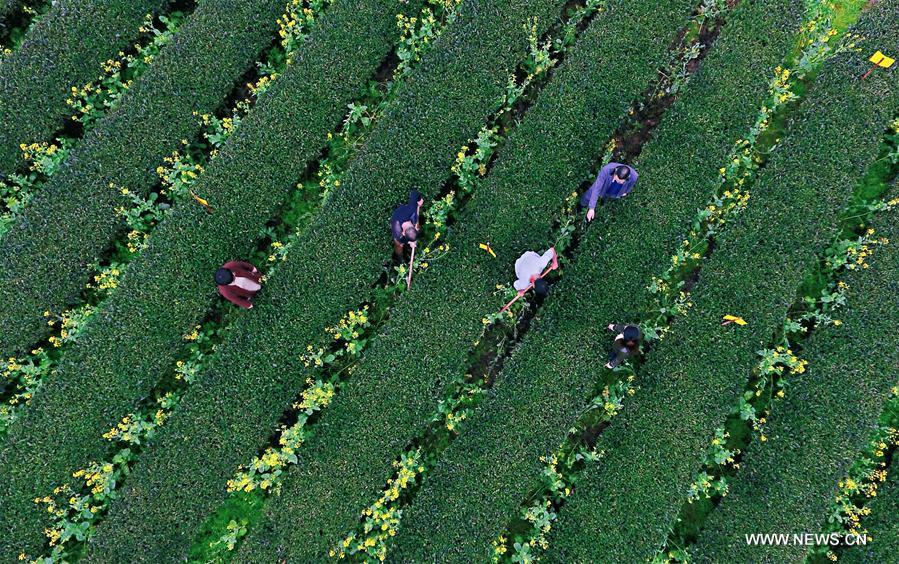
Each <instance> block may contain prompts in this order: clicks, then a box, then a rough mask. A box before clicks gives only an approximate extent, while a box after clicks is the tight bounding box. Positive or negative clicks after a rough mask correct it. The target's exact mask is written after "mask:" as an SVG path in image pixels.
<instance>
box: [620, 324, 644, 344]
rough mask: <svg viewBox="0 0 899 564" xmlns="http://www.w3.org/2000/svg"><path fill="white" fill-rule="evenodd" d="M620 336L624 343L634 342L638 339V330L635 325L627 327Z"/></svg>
mask: <svg viewBox="0 0 899 564" xmlns="http://www.w3.org/2000/svg"><path fill="white" fill-rule="evenodd" d="M621 334H622V335H623V336H624V339H625V340H626V341H636V340H638V339H639V338H640V328H639V327H637V326H636V325H628V326H627V327H625V328H624V331H622V333H621Z"/></svg>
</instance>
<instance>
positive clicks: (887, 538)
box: [839, 278, 899, 564]
mask: <svg viewBox="0 0 899 564" xmlns="http://www.w3.org/2000/svg"><path fill="white" fill-rule="evenodd" d="M895 281H896V279H895V278H893V280H891V282H893V283H894V284H895ZM893 296H895V294H893ZM890 299H893V298H892V297H891V298H890ZM875 307H876V306H875ZM896 465H897V461H896V459H895V458H894V459H893V464H892V465H891V466H890V467H889V478H887V481H886V483H885V484H884V485H883V486H881V487H880V489H879V490H878V491H879V492H880V493H879V495H878V496H877V499H875V500H874V501H872V502H871V514H870V517H868V518H867V519H866V520H865V521H866V525H865V526H866V527H867V529H868V533H869V535H868V544H867V545H866V546H856V547H854V548H847V549H846V550H845V551H842V552H841V554H840V558H839V561H840V562H846V563H847V564H862V563H865V562H893V561H895V559H896V554H897V553H899V521H897V520H896V515H899V468H896Z"/></svg>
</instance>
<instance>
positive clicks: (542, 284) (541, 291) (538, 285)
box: [534, 278, 549, 296]
mask: <svg viewBox="0 0 899 564" xmlns="http://www.w3.org/2000/svg"><path fill="white" fill-rule="evenodd" d="M534 292H536V293H537V295H538V296H545V295H546V294H548V293H549V284H547V283H546V280H544V279H543V278H538V279H536V280H534Z"/></svg>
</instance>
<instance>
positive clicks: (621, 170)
mask: <svg viewBox="0 0 899 564" xmlns="http://www.w3.org/2000/svg"><path fill="white" fill-rule="evenodd" d="M615 176H617V177H618V178H620V179H621V180H627V179H628V178H630V177H631V167H629V166H627V165H620V166H617V167H615Z"/></svg>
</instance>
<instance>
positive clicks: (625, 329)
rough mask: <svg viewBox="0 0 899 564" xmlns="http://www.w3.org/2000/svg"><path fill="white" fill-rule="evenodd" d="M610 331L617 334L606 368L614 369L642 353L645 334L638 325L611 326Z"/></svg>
mask: <svg viewBox="0 0 899 564" xmlns="http://www.w3.org/2000/svg"><path fill="white" fill-rule="evenodd" d="M609 331H614V332H617V333H618V335H616V336H615V340H614V341H613V342H612V350H611V352H610V353H609V362H607V363H606V368H608V369H612V368H615V367H616V366H618V365H619V364H621V363H622V362H624V361H625V360H627V359H629V358H631V357H632V356H634V355H636V354H638V353H639V352H640V343H641V341H642V340H643V334H642V333H641V332H640V328H639V327H637V326H636V325H624V324H620V323H619V324H609Z"/></svg>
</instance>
